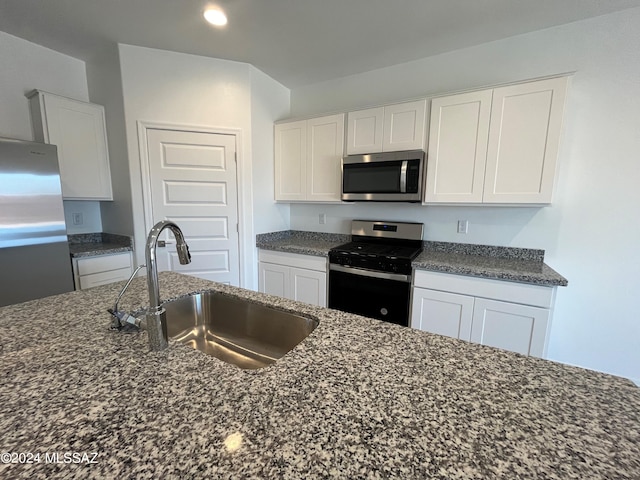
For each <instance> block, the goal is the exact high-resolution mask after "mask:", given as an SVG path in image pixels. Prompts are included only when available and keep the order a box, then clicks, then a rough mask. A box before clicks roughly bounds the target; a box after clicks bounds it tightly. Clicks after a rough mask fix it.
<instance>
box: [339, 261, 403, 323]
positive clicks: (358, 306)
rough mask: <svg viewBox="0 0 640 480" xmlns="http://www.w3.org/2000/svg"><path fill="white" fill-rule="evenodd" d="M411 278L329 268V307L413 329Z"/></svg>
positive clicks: (355, 269)
mask: <svg viewBox="0 0 640 480" xmlns="http://www.w3.org/2000/svg"><path fill="white" fill-rule="evenodd" d="M410 295H411V276H410V275H400V274H395V273H385V272H376V271H372V270H364V269H359V268H352V267H343V266H341V265H334V264H331V265H329V308H335V309H336V310H342V311H343V312H349V313H356V314H358V315H364V316H365V317H370V318H376V319H378V320H383V321H385V322H390V323H395V324H398V325H404V326H405V327H407V326H409V298H410Z"/></svg>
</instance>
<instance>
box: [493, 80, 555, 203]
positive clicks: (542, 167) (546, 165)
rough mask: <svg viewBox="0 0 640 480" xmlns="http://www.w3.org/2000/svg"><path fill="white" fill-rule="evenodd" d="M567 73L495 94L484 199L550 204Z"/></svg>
mask: <svg viewBox="0 0 640 480" xmlns="http://www.w3.org/2000/svg"><path fill="white" fill-rule="evenodd" d="M567 83H568V78H567V77H561V78H554V79H550V80H542V81H537V82H531V83H523V84H520V85H512V86H508V87H502V88H497V89H495V90H494V93H493V107H492V111H491V127H490V130H489V144H488V151H487V170H486V176H485V188H484V197H483V201H484V202H485V203H534V204H537V203H551V197H552V193H553V184H554V180H555V172H556V161H557V157H558V146H559V143H560V132H561V128H562V117H563V112H564V103H565V97H566V90H567Z"/></svg>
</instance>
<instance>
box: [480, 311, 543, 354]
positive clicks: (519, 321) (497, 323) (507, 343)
mask: <svg viewBox="0 0 640 480" xmlns="http://www.w3.org/2000/svg"><path fill="white" fill-rule="evenodd" d="M549 315H550V311H549V310H548V309H546V308H538V307H530V306H528V305H518V304H515V303H508V302H499V301H495V300H487V299H483V298H476V300H475V305H474V308H473V324H472V327H471V341H472V342H475V343H480V344H482V345H489V346H492V347H497V348H502V349H504V350H510V351H512V352H517V353H521V354H523V355H531V356H534V357H544V355H545V351H544V350H545V344H546V332H547V325H548V323H549Z"/></svg>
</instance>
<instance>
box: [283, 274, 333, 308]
mask: <svg viewBox="0 0 640 480" xmlns="http://www.w3.org/2000/svg"><path fill="white" fill-rule="evenodd" d="M290 272H291V273H290V275H291V277H290V279H291V280H290V281H291V299H292V300H297V301H299V302H304V303H309V304H311V305H319V306H321V307H326V306H327V274H326V273H325V272H317V271H315V270H307V269H305V268H293V267H292V268H291V270H290Z"/></svg>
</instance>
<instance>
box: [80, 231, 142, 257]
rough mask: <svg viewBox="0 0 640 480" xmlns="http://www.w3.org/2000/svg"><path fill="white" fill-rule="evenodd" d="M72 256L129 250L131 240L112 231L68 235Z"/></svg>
mask: <svg viewBox="0 0 640 480" xmlns="http://www.w3.org/2000/svg"><path fill="white" fill-rule="evenodd" d="M68 238H69V253H70V254H71V257H72V258H80V257H93V256H96V255H110V254H114V253H122V252H130V251H131V250H133V240H132V238H131V237H128V236H126V235H116V234H112V233H103V232H101V233H80V234H72V235H68Z"/></svg>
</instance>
